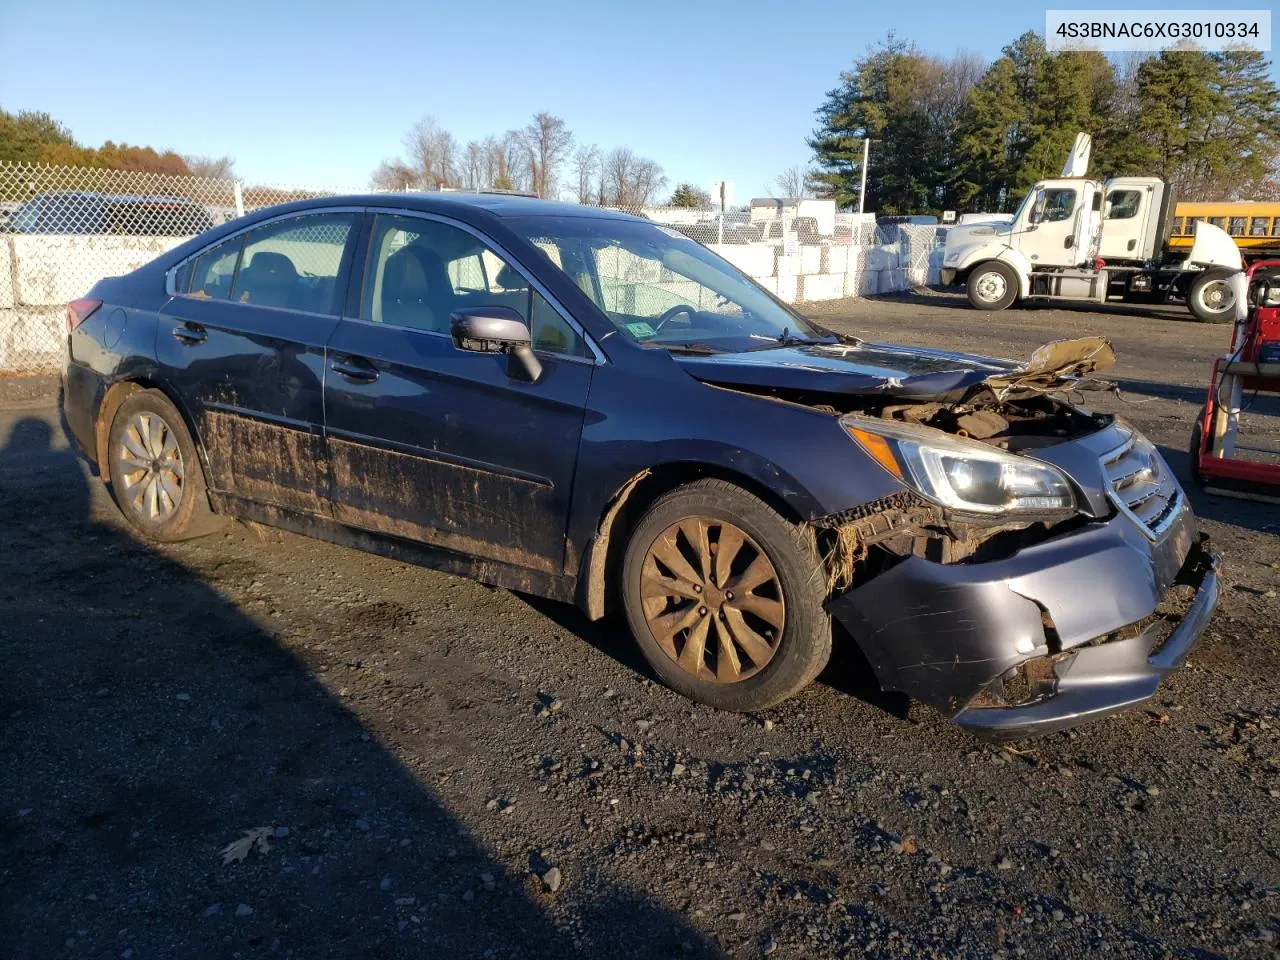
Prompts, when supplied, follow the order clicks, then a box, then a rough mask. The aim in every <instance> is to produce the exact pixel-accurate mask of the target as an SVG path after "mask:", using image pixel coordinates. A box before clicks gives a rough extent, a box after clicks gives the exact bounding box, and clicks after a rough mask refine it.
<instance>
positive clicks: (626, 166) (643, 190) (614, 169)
mask: <svg viewBox="0 0 1280 960" xmlns="http://www.w3.org/2000/svg"><path fill="white" fill-rule="evenodd" d="M602 171H603V172H602V176H601V179H600V183H601V190H600V192H601V195H602V201H603V202H606V203H608V204H609V205H611V206H615V207H622V208H624V209H627V210H638V209H639V208H641V207H643V206H645V205H646V204H648V203H650V202H651V201H652V200H653V197H654V195H655V194H656V193H657V192H658V191H659V190H661V189H662V188H663V187H665V186H666V185H667V177H666V174H665V173H663V170H662V167H660V166H659V165H658V164H657V163H655V162H654V161H652V160H648V159H646V158H644V157H638V156H636V154H635V151H634V150H632V149H631V148H630V147H616V148H615V149H613V150H611V151H609V155H608V156H606V157H605V158H604V163H603V165H602Z"/></svg>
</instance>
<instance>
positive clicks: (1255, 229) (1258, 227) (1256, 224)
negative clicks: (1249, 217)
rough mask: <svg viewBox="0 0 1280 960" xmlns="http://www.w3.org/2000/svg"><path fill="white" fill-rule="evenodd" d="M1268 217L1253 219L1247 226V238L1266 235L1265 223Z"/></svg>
mask: <svg viewBox="0 0 1280 960" xmlns="http://www.w3.org/2000/svg"><path fill="white" fill-rule="evenodd" d="M1269 219H1270V218H1269V217H1254V218H1253V222H1252V223H1251V224H1250V225H1249V236H1251V237H1265V236H1266V235H1267V221H1268V220H1269Z"/></svg>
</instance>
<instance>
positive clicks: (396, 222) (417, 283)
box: [361, 216, 590, 357]
mask: <svg viewBox="0 0 1280 960" xmlns="http://www.w3.org/2000/svg"><path fill="white" fill-rule="evenodd" d="M374 224H375V225H374V231H373V243H372V245H371V247H370V254H369V255H370V258H371V259H370V264H371V265H370V269H369V270H368V272H367V274H366V276H365V288H364V294H363V298H362V306H361V316H362V317H363V318H364V319H366V320H372V321H374V322H376V323H393V324H395V325H396V326H401V327H411V328H414V329H417V330H430V331H433V332H435V333H448V332H449V315H450V314H451V313H453V311H454V310H458V309H461V308H467V307H488V306H502V307H509V308H511V309H512V310H515V311H516V312H517V313H519V314H520V316H521V317H523V318H524V319H525V321H526V322H527V323H529V326H530V335H531V339H532V342H533V347H534V349H535V350H541V351H544V352H549V353H561V354H567V355H570V356H580V357H585V356H589V355H590V354H589V352H588V350H587V346H586V344H585V343H583V341H582V338H581V337H580V336H579V335H578V333H577V332H576V331H575V330H574V329H573V328H572V327H571V326H570V325H569V324H568V323H567V322H566V321H565V320H564V318H563V317H561V316H560V314H559V313H558V312H557V311H556V310H555V308H553V307H552V306H551V304H550V303H548V302H547V301H546V300H545V299H544V298H543V297H542V296H541V295H540V294H538V293H537V292H536V291H532V290H531V289H530V287H529V282H528V281H527V280H526V279H525V278H524V275H523V274H521V273H520V272H519V271H518V270H516V269H515V268H514V267H512V266H511V265H510V264H508V263H507V262H506V261H505V260H503V259H502V258H501V257H500V256H498V255H497V254H496V253H494V252H493V251H492V250H491V249H489V248H488V247H487V246H485V244H484V243H482V242H481V241H480V240H477V239H476V238H475V237H474V236H472V235H471V234H469V233H467V232H466V231H465V230H460V229H458V228H457V227H452V226H450V225H449V224H446V223H439V222H437V221H435V220H422V219H418V218H416V217H392V216H384V217H378V218H377V220H376V221H375V222H374ZM531 299H532V303H530V300H531Z"/></svg>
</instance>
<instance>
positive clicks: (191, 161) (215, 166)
mask: <svg viewBox="0 0 1280 960" xmlns="http://www.w3.org/2000/svg"><path fill="white" fill-rule="evenodd" d="M182 159H183V160H184V161H185V162H186V164H187V169H188V170H190V171H191V175H192V176H193V177H209V178H211V179H214V180H230V179H232V178H233V177H235V175H236V162H235V161H234V160H232V159H231V158H230V157H195V156H184V157H183V158H182Z"/></svg>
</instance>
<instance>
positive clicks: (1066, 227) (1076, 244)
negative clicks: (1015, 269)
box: [1018, 182, 1090, 267]
mask: <svg viewBox="0 0 1280 960" xmlns="http://www.w3.org/2000/svg"><path fill="white" fill-rule="evenodd" d="M1080 209H1081V196H1080V187H1079V185H1078V184H1075V183H1062V182H1058V183H1043V184H1040V185H1039V186H1037V187H1036V196H1035V199H1034V200H1033V201H1032V203H1031V205H1030V207H1029V209H1028V210H1027V214H1026V217H1027V219H1026V222H1025V223H1023V224H1021V225H1020V230H1019V237H1018V249H1019V250H1021V251H1022V253H1023V254H1024V255H1025V256H1026V258H1027V259H1028V260H1030V261H1031V263H1032V265H1033V266H1039V267H1074V266H1076V265H1078V264H1079V263H1080V262H1081V261H1082V259H1084V257H1083V255H1082V253H1081V251H1082V249H1084V250H1087V249H1088V247H1089V246H1090V244H1089V241H1088V238H1087V237H1083V236H1081V230H1080V227H1079V221H1080V218H1079V217H1077V213H1078V212H1079V211H1080ZM1085 212H1087V208H1085ZM1086 232H1087V231H1086Z"/></svg>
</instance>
